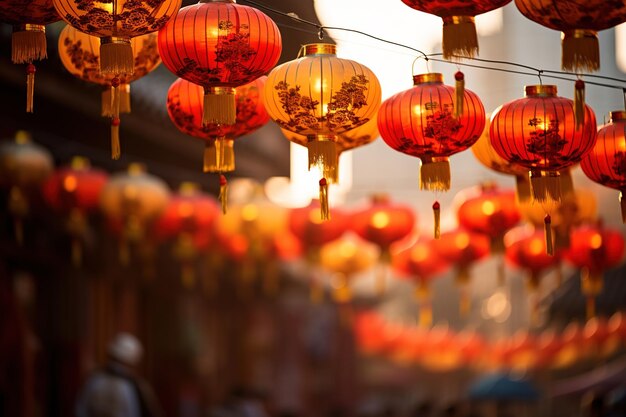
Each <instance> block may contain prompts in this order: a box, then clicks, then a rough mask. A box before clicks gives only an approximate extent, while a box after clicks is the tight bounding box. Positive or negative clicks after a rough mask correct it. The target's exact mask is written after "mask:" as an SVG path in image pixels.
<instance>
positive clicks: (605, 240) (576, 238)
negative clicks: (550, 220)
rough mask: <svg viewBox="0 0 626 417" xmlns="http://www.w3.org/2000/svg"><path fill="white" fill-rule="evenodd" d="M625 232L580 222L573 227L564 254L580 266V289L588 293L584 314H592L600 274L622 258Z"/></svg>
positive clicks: (600, 283)
mask: <svg viewBox="0 0 626 417" xmlns="http://www.w3.org/2000/svg"><path fill="white" fill-rule="evenodd" d="M623 254H624V236H623V235H622V233H621V232H620V231H618V230H611V229H607V228H605V227H603V226H602V225H597V226H582V227H579V228H577V229H574V230H573V231H572V235H571V243H570V247H569V249H568V250H567V251H565V252H564V256H565V258H566V259H567V260H568V261H569V262H570V263H571V264H572V265H574V266H576V267H577V268H581V273H580V277H581V289H582V292H583V294H584V295H585V296H586V297H587V317H588V318H591V317H593V316H595V297H596V296H597V295H598V294H600V293H601V292H602V285H603V282H602V281H603V280H602V274H603V272H604V271H606V270H607V269H610V268H612V267H614V266H616V265H619V263H620V262H621V261H622V257H623Z"/></svg>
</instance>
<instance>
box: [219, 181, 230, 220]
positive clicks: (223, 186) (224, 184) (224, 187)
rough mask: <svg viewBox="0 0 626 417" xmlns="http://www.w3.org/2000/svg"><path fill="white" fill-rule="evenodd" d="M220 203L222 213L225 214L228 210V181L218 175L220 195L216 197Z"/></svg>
mask: <svg viewBox="0 0 626 417" xmlns="http://www.w3.org/2000/svg"><path fill="white" fill-rule="evenodd" d="M218 199H219V200H220V203H222V213H224V214H226V211H227V209H228V181H226V177H225V176H224V175H222V174H220V195H219V196H218Z"/></svg>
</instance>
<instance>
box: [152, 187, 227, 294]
mask: <svg viewBox="0 0 626 417" xmlns="http://www.w3.org/2000/svg"><path fill="white" fill-rule="evenodd" d="M218 213H219V209H218V207H217V203H216V202H215V200H214V199H213V198H212V197H210V196H209V195H208V194H205V193H203V192H201V191H200V190H199V189H198V186H197V185H196V184H194V183H189V182H184V183H182V184H181V185H180V187H179V189H178V193H176V194H174V195H172V197H171V198H170V200H169V202H168V204H167V207H166V208H165V211H164V212H163V214H162V215H161V216H160V217H159V218H158V220H157V221H156V222H155V224H154V233H155V235H156V236H157V237H158V238H160V239H171V238H176V243H175V244H174V247H173V255H174V257H175V258H176V259H177V260H178V261H179V262H180V263H181V265H182V270H181V271H182V274H181V279H182V283H183V286H185V287H186V288H191V287H193V285H194V283H195V273H194V267H193V262H194V260H195V259H196V257H197V256H198V252H199V251H202V250H203V249H206V248H207V247H208V245H209V244H210V242H211V240H212V232H213V229H212V227H213V225H214V223H215V220H216V219H217V216H218Z"/></svg>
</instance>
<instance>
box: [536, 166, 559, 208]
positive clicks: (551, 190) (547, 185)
mask: <svg viewBox="0 0 626 417" xmlns="http://www.w3.org/2000/svg"><path fill="white" fill-rule="evenodd" d="M530 184H531V187H532V190H533V198H534V199H535V200H536V201H538V202H539V203H545V202H550V201H554V202H558V201H561V180H560V179H559V173H558V172H555V171H532V172H531V176H530Z"/></svg>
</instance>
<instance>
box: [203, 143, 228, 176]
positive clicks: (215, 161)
mask: <svg viewBox="0 0 626 417" xmlns="http://www.w3.org/2000/svg"><path fill="white" fill-rule="evenodd" d="M234 142H235V141H234V140H233V139H227V138H221V140H220V139H214V140H211V141H208V142H206V144H205V145H204V165H203V171H204V172H220V173H221V172H232V171H234V170H235V150H234ZM219 154H222V156H221V159H222V160H221V161H220V157H219Z"/></svg>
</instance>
